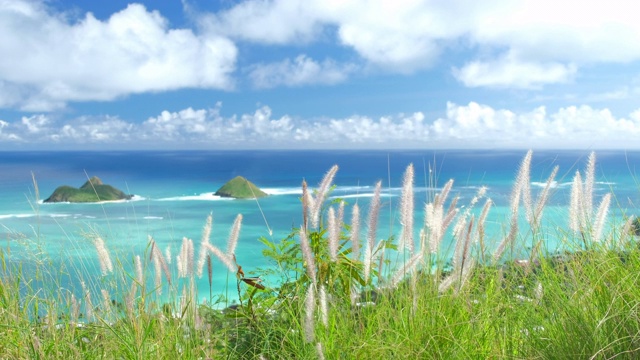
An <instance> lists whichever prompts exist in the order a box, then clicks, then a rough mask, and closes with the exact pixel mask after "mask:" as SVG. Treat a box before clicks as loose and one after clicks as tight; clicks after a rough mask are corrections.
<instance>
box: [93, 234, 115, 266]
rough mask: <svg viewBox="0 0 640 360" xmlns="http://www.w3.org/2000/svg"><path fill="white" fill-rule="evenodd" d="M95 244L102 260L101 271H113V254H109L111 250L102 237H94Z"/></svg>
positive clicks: (99, 258) (99, 259) (100, 260)
mask: <svg viewBox="0 0 640 360" xmlns="http://www.w3.org/2000/svg"><path fill="white" fill-rule="evenodd" d="M93 246H94V247H95V248H96V251H97V252H98V261H99V262H100V271H101V272H102V275H107V273H111V272H113V263H112V262H111V256H109V251H108V250H107V247H106V246H105V244H104V240H102V237H100V236H96V237H94V239H93Z"/></svg>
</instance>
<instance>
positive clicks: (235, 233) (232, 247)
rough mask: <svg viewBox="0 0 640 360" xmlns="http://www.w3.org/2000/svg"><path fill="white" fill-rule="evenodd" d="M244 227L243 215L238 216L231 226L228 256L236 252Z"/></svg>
mask: <svg viewBox="0 0 640 360" xmlns="http://www.w3.org/2000/svg"><path fill="white" fill-rule="evenodd" d="M241 227H242V214H238V216H236V219H235V220H234V222H233V225H232V226H231V232H230V233H229V240H228V241H227V255H229V256H231V255H232V254H234V252H235V251H236V246H237V245H238V238H239V237H240V229H241Z"/></svg>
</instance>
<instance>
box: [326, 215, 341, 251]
mask: <svg viewBox="0 0 640 360" xmlns="http://www.w3.org/2000/svg"><path fill="white" fill-rule="evenodd" d="M337 222H338V220H337V219H336V213H335V211H334V210H333V207H330V208H329V212H328V214H327V228H328V229H327V231H328V232H329V241H328V243H329V258H330V259H331V261H332V262H336V261H338V246H339V242H340V229H339V228H338V224H337Z"/></svg>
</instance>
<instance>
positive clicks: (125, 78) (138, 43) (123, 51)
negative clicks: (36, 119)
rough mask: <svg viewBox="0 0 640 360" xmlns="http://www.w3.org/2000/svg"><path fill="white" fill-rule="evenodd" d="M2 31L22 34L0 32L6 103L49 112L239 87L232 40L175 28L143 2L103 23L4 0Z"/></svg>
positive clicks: (1, 94) (0, 99)
mask: <svg viewBox="0 0 640 360" xmlns="http://www.w3.org/2000/svg"><path fill="white" fill-rule="evenodd" d="M0 34H5V35H7V34H19V36H1V37H0V53H1V54H2V56H1V57H0V106H2V107H17V108H21V109H23V110H30V111H48V110H53V109H57V108H61V107H64V106H65V104H66V103H67V102H68V101H87V100H112V99H115V98H118V97H121V96H126V95H129V94H133V93H143V92H153V91H165V90H173V89H179V88H185V87H191V88H212V89H229V88H232V87H233V81H232V79H231V77H230V76H231V73H232V72H233V71H234V70H235V61H236V56H237V49H236V47H235V45H234V44H233V42H231V41H230V40H229V39H227V38H225V37H223V36H218V35H215V34H209V35H206V36H204V35H197V34H195V33H194V32H193V31H192V30H190V29H172V28H170V27H169V24H168V22H167V20H166V19H165V18H164V17H163V16H162V15H161V14H160V13H158V12H157V11H148V10H147V9H146V8H145V7H144V6H143V5H140V4H130V5H129V6H127V7H126V8H125V9H123V10H121V11H119V12H117V13H114V14H113V15H111V16H110V17H109V18H108V19H107V20H104V21H102V20H98V19H97V18H96V17H94V16H93V15H92V14H91V13H87V14H86V15H85V16H84V17H83V18H81V19H79V20H78V21H72V20H70V19H69V18H67V17H65V16H64V14H59V13H55V12H53V11H52V10H51V9H49V8H47V7H46V6H45V5H44V4H43V3H40V2H37V1H27V0H5V1H3V2H2V6H0Z"/></svg>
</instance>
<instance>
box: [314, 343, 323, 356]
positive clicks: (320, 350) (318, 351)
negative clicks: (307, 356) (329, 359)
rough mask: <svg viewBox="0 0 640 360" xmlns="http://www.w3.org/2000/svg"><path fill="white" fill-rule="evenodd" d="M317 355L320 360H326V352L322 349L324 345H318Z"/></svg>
mask: <svg viewBox="0 0 640 360" xmlns="http://www.w3.org/2000/svg"><path fill="white" fill-rule="evenodd" d="M316 354H317V355H318V360H324V350H323V349H322V343H316Z"/></svg>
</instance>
